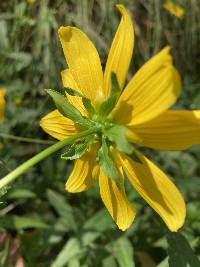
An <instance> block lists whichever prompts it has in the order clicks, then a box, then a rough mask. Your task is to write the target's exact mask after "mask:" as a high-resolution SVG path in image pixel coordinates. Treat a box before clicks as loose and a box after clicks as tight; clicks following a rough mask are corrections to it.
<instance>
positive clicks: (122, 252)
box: [107, 237, 135, 267]
mask: <svg viewBox="0 0 200 267" xmlns="http://www.w3.org/2000/svg"><path fill="white" fill-rule="evenodd" d="M107 247H108V249H109V251H111V253H112V254H114V255H115V257H116V259H117V262H118V264H119V266H120V267H135V263H134V259H133V251H134V250H133V246H132V244H131V242H130V241H129V240H128V238H126V237H121V238H119V239H117V240H115V241H114V242H112V243H110V244H109V245H108V246H107Z"/></svg>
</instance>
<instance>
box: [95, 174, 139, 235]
mask: <svg viewBox="0 0 200 267" xmlns="http://www.w3.org/2000/svg"><path fill="white" fill-rule="evenodd" d="M99 186H100V194H101V198H102V201H103V202H104V205H105V206H106V208H107V209H108V211H109V213H110V215H111V216H112V218H113V220H114V221H115V222H116V224H117V226H118V227H119V229H121V230H123V231H124V230H126V229H127V228H128V227H129V226H130V225H131V224H132V222H133V220H134V218H135V215H136V210H135V209H134V208H133V207H132V205H131V204H130V202H129V201H128V199H127V196H126V194H125V190H124V187H122V188H120V189H119V188H118V187H117V186H116V184H115V182H114V181H112V180H111V179H109V178H108V177H107V176H106V175H105V174H104V173H103V171H102V170H100V176H99Z"/></svg>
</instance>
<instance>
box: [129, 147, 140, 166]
mask: <svg viewBox="0 0 200 267" xmlns="http://www.w3.org/2000/svg"><path fill="white" fill-rule="evenodd" d="M129 157H130V158H131V159H132V160H134V161H135V162H137V163H140V164H143V162H142V161H141V159H140V158H139V157H138V155H137V153H136V151H135V149H134V150H133V152H132V153H131V155H129Z"/></svg>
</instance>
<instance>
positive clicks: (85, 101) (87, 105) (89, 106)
mask: <svg viewBox="0 0 200 267" xmlns="http://www.w3.org/2000/svg"><path fill="white" fill-rule="evenodd" d="M65 91H66V93H67V94H68V95H71V96H79V97H81V98H82V103H83V105H84V107H85V109H86V110H87V111H88V113H90V114H92V115H94V114H95V109H94V107H93V106H92V103H91V101H90V99H89V98H87V97H85V96H83V95H82V94H80V93H79V92H78V91H76V90H74V89H72V88H70V87H66V88H65Z"/></svg>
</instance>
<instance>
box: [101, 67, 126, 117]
mask: <svg viewBox="0 0 200 267" xmlns="http://www.w3.org/2000/svg"><path fill="white" fill-rule="evenodd" d="M111 81H112V86H111V92H110V96H109V97H108V98H107V99H106V100H105V101H104V102H103V103H102V104H101V105H100V107H99V110H98V112H99V115H100V116H101V117H104V118H105V117H107V116H108V115H109V114H110V112H111V111H112V110H113V108H114V107H115V104H116V101H117V99H118V97H119V94H120V91H121V90H120V87H119V83H118V81H117V76H116V74H115V73H114V72H112V73H111Z"/></svg>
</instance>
